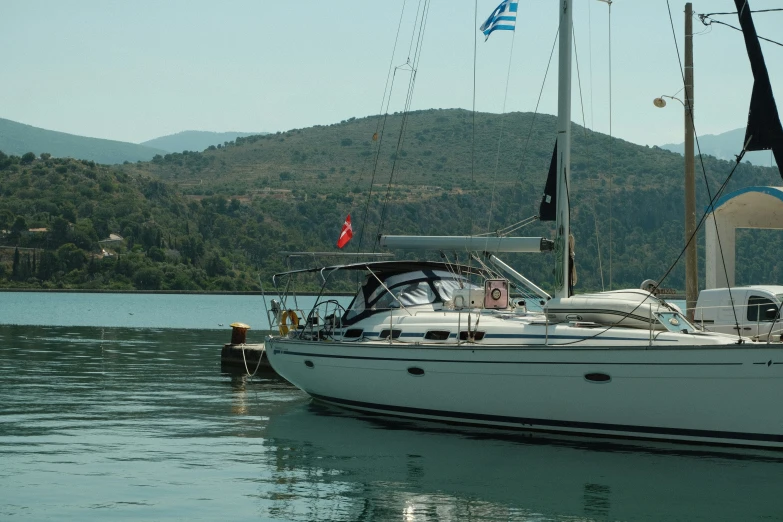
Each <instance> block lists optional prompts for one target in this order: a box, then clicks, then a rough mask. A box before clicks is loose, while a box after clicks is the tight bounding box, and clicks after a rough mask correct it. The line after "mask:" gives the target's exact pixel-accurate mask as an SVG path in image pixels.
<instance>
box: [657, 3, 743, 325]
mask: <svg viewBox="0 0 783 522" xmlns="http://www.w3.org/2000/svg"><path fill="white" fill-rule="evenodd" d="M666 7H667V8H668V10H669V24H670V25H671V28H672V38H673V39H674V48H675V50H676V51H677V61H678V63H679V64H680V77H681V78H682V85H683V89H685V99H686V100H688V102H689V103H690V104H691V107H690V109H689V110H688V111H687V113H688V115H689V116H690V118H691V125H692V127H693V137H694V139H695V141H696V150H698V151H699V165H701V172H702V178H703V179H704V186H705V187H706V189H707V196H708V197H709V198H710V202H711V203H712V202H713V201H714V200H713V198H712V191H711V190H710V183H709V181H708V180H707V169H706V168H705V167H704V156H703V155H702V153H701V145H700V144H699V134H698V133H697V132H696V121H695V120H694V118H693V105H692V101H691V99H692V97H693V93H690V96H689V95H688V91H687V89H686V85H685V69H684V68H683V66H682V57H681V56H680V46H679V45H678V44H677V33H676V31H675V29H674V18H673V17H672V8H671V5H669V0H666ZM745 147H747V144H744V145H743V152H741V153H740V156H739V157H738V160H737V165H739V162H740V161H741V159H742V156H744V154H745V153H744V150H745ZM736 168H737V167H736V166H735V167H734V169H732V171H731V174H730V175H729V178H727V179H726V181H725V182H724V184H723V186H722V187H721V190H722V189H723V187H725V185H726V183H727V182H728V180H729V179H730V178H731V175H732V174H734V170H735V169H736ZM712 219H713V221H714V223H715V237H716V238H717V240H718V250H720V259H721V263H722V264H723V274H724V276H725V277H726V286H727V287H728V289H729V300H730V301H731V311H732V313H733V314H734V324H735V326H736V327H737V335H738V336H739V337H740V338H742V336H741V335H740V333H739V332H740V330H739V320H738V319H737V309H736V308H735V307H734V298H733V297H732V295H731V285H729V284H728V282H729V271H728V269H727V268H726V258H725V256H724V255H723V243H722V242H721V240H720V232H719V231H718V218H717V217H716V216H715V213H714V212H713V213H712ZM697 230H698V227H697ZM680 256H682V254H680ZM677 259H678V260H679V257H678V258H677ZM672 268H673V267H672ZM672 268H670V270H671V269H672ZM667 274H668V272H667ZM659 284H660V283H659Z"/></svg>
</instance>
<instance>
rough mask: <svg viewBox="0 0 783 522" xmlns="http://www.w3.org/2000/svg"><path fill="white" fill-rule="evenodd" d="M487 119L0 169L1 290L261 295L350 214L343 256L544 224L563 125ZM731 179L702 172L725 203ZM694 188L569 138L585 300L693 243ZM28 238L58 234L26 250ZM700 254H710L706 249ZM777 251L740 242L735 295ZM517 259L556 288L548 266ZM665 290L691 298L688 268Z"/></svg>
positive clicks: (709, 165)
mask: <svg viewBox="0 0 783 522" xmlns="http://www.w3.org/2000/svg"><path fill="white" fill-rule="evenodd" d="M475 119H476V127H475V129H476V130H475V134H474V132H473V125H472V121H473V115H472V114H470V113H469V112H467V111H462V110H430V111H420V112H416V113H412V114H410V115H409V116H408V118H407V120H406V121H405V125H406V127H407V132H406V133H405V135H404V139H402V140H401V139H400V133H399V130H400V127H401V125H402V124H403V116H402V115H400V114H396V115H390V116H389V117H388V118H387V119H386V125H385V130H384V131H381V130H378V135H377V139H374V138H373V134H374V133H375V132H376V129H377V125H378V121H379V120H378V118H363V119H351V120H349V121H345V122H342V123H339V124H335V125H329V126H320V127H313V128H308V129H295V130H292V131H289V132H285V133H277V134H270V135H266V136H250V137H244V138H237V139H236V140H235V141H234V142H231V143H229V144H228V145H225V146H224V145H221V146H220V147H217V146H216V147H214V148H211V149H208V150H206V151H204V152H188V153H171V154H166V155H161V156H159V157H156V158H155V159H154V160H153V161H151V162H144V163H135V164H127V165H120V166H117V167H105V166H100V165H94V164H90V162H77V161H73V160H55V159H51V158H49V159H44V158H41V159H37V158H33V157H30V156H25V157H24V158H19V157H16V156H15V157H0V187H2V189H0V190H2V195H3V197H2V199H0V229H4V230H9V231H10V232H9V233H8V234H6V235H5V236H3V237H2V238H0V243H1V244H2V245H5V246H6V247H7V248H6V250H5V257H3V258H2V260H0V267H4V268H3V273H4V275H3V274H0V285H5V286H41V285H44V286H46V285H49V286H51V285H54V286H55V287H56V286H60V285H62V286H65V287H68V286H71V287H93V288H104V287H114V288H155V289H181V288H191V289H238V290H243V289H253V288H257V281H258V279H257V276H260V277H261V280H262V281H265V282H268V281H269V275H271V273H274V272H275V271H280V270H282V269H283V267H284V262H283V259H282V258H281V257H280V256H279V255H278V252H280V251H301V250H307V251H337V249H336V247H335V242H336V240H337V236H338V234H339V231H340V227H341V225H342V222H343V220H344V218H345V215H346V214H349V213H350V214H351V215H352V218H353V222H354V230H355V235H354V239H353V241H352V242H351V243H350V244H349V246H348V247H347V250H348V251H357V250H359V251H371V250H373V249H374V239H375V237H376V235H377V234H378V233H391V234H433V235H435V234H438V235H440V234H442V235H450V234H460V235H461V234H471V233H484V232H492V231H495V230H498V229H501V228H504V227H510V226H513V225H514V224H516V223H518V222H520V221H521V220H524V219H526V218H529V217H531V216H535V215H536V214H537V211H538V203H539V200H540V197H541V193H542V191H543V186H544V182H545V177H546V172H547V169H548V165H549V161H550V158H551V154H552V146H553V144H554V136H555V119H554V118H553V117H551V116H546V115H539V116H538V117H537V118H535V124H534V118H533V116H532V115H531V114H520V113H514V114H508V115H506V116H499V115H493V114H477V115H476V118H475ZM381 121H382V120H381ZM474 136H475V142H474V141H473V140H474ZM528 137H529V139H528ZM474 143H475V144H474ZM398 144H401V146H400V147H399V148H398ZM473 149H475V156H474V155H472V153H471V151H472V150H473ZM472 158H475V161H472ZM732 166H733V165H732V164H731V163H729V162H726V161H721V160H717V159H715V158H713V157H705V158H704V167H705V172H706V177H707V179H708V181H709V185H710V191H711V192H712V193H713V194H714V193H715V191H716V190H717V188H718V186H719V185H720V183H722V182H723V180H724V179H725V177H726V176H727V174H728V173H729V172H730V170H731V168H732ZM697 168H698V167H697ZM682 172H683V160H682V156H680V155H678V154H675V153H672V152H669V151H665V150H663V149H659V148H657V147H653V148H648V147H642V146H638V145H634V144H632V143H628V142H625V141H623V140H619V139H614V140H613V141H611V142H610V141H609V138H608V137H607V136H604V135H601V134H598V133H591V132H589V131H585V130H584V129H582V128H581V127H578V126H575V127H574V147H573V156H572V185H573V186H572V187H571V190H570V193H571V201H572V207H573V228H572V230H573V233H574V235H575V238H576V261H577V268H578V276H579V283H578V285H577V290H578V291H587V290H600V289H602V288H609V286H610V281H611V286H612V287H613V288H618V287H637V286H638V285H639V284H640V283H641V281H643V280H644V279H647V278H653V279H660V278H661V277H662V276H663V275H664V274H665V273H666V271H667V269H668V267H669V266H670V264H671V263H672V262H673V261H674V260H675V259H676V258H677V255H678V254H679V253H680V251H681V249H682V246H683V243H684V241H683V207H684V201H683V200H684V198H683V190H682V184H683V181H682V178H683V174H682ZM697 175H698V178H699V181H698V183H697V196H698V200H699V202H698V208H699V209H701V208H704V206H705V205H706V203H707V201H708V195H707V189H706V188H705V187H704V184H703V182H702V181H701V177H702V174H701V171H700V168H699V172H698V174H697ZM779 180H780V177H779V174H778V172H777V170H776V169H771V168H762V167H754V166H751V165H748V164H742V165H740V166H739V167H738V169H737V171H736V173H735V175H734V177H733V178H732V181H731V182H730V183H729V185H728V187H727V190H728V191H731V190H734V189H736V188H739V187H744V186H748V185H774V184H779ZM20 220H21V221H20ZM63 221H64V222H65V224H66V225H67V226H64V225H63ZM68 223H71V224H72V226H71V225H68ZM57 227H59V228H57ZM30 228H47V229H48V231H47V232H40V233H38V234H39V235H35V234H32V233H27V234H25V233H24V231H25V230H28V229H30ZM553 228H554V225H553V223H541V222H536V221H534V222H533V223H532V224H530V225H528V226H525V227H523V228H520V229H519V230H517V231H516V232H515V234H516V235H525V236H544V237H550V238H551V237H552V236H553V235H554V230H553ZM55 229H56V230H58V231H59V232H57V233H55ZM109 233H115V234H120V235H121V236H123V238H124V241H123V242H122V243H121V244H120V245H117V246H116V252H117V253H118V254H119V259H120V260H121V261H120V262H119V268H117V266H118V265H117V261H116V258H112V257H101V258H100V259H99V258H97V257H92V254H97V253H99V252H100V247H101V245H103V244H100V243H98V241H97V240H98V239H103V238H105V237H107V236H108V234H109ZM69 243H70V244H73V245H75V248H77V249H78V250H79V251H81V252H82V253H83V254H84V256H85V259H88V260H89V259H95V261H90V262H89V263H92V268H90V265H89V263H83V265H82V266H81V267H80V268H73V267H72V266H71V265H69V264H68V263H69V261H68V260H69V259H70V258H69V257H68V256H70V255H71V253H72V251H73V248H72V247H67V248H66V247H65V246H66V245H67V244H69ZM698 244H699V247H700V248H702V247H703V244H704V240H703V237H700V238H699V240H698ZM16 246H19V247H31V248H36V249H38V250H39V254H38V255H39V256H40V255H42V252H44V251H45V252H49V253H50V254H52V255H55V256H56V259H57V263H59V264H57V267H58V269H57V270H56V271H54V272H45V273H41V274H38V273H37V271H36V270H32V266H30V269H31V270H30V271H26V272H25V271H24V270H27V269H26V268H24V267H25V266H27V265H25V261H24V257H22V260H17V263H16V270H14V260H13V259H12V257H10V256H12V255H13V252H14V248H15V247H16ZM62 248H65V250H64V251H62V252H61V251H60V249H62ZM781 248H783V236H781V234H780V233H779V231H753V232H748V233H742V234H740V237H739V244H738V248H737V252H738V256H739V257H738V260H737V265H738V273H737V277H738V281H739V282H740V283H751V282H756V283H780V282H783V263H782V262H780V261H779V258H780V256H779V252H780V251H781ZM24 252H26V251H24ZM397 254H398V256H405V257H407V256H410V255H413V254H406V253H404V252H398V253H397ZM20 255H22V256H24V255H26V254H24V253H22V254H20ZM47 255H48V254H47ZM437 256H438V254H437V253H433V254H431V257H434V258H437ZM700 259H701V260H702V261H701V264H702V266H703V256H702V257H700ZM461 260H462V261H466V259H465V257H464V254H463V255H462V258H461ZM508 261H509V262H511V263H512V264H513V265H514V266H516V267H518V268H519V269H520V270H521V271H522V272H523V273H524V274H525V275H526V276H528V277H529V278H531V279H532V280H534V281H536V282H538V283H539V284H541V285H542V286H544V287H545V288H548V287H550V285H551V282H552V266H553V265H552V259H551V255H549V254H541V255H518V256H513V257H511V258H509V259H508ZM113 263H114V264H113ZM126 263H127V264H126ZM31 264H32V260H31ZM20 266H22V268H23V269H24V270H23V271H22V272H20V268H19V267H20ZM39 266H40V265H39ZM96 267H98V268H96ZM37 269H38V268H37ZM140 270H151V271H152V272H149V271H147V272H141V273H140V274H139V271H140ZM96 274H98V275H99V276H100V277H98V275H96ZM150 274H153V275H150ZM154 274H157V275H154ZM602 275H603V278H602ZM701 275H702V278H703V275H704V274H703V270H702V271H701ZM39 276H45V277H39ZM149 281H152V283H150V282H149ZM665 286H667V287H674V288H682V287H683V269H682V266H681V265H680V266H678V267H677V268H676V269H675V270H674V271H673V272H672V274H671V275H670V276H669V278H668V279H667V280H666V282H665Z"/></svg>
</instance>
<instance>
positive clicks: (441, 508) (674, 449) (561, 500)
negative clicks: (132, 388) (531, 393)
mask: <svg viewBox="0 0 783 522" xmlns="http://www.w3.org/2000/svg"><path fill="white" fill-rule="evenodd" d="M265 435H266V438H267V444H268V445H269V446H270V450H271V451H270V455H272V458H274V459H276V462H274V463H273V464H274V465H275V466H276V469H277V476H276V477H275V478H274V481H273V482H274V483H275V484H274V485H272V486H271V488H272V499H277V500H278V501H279V502H273V505H274V507H273V509H271V510H270V512H269V515H272V516H274V517H279V518H282V519H288V520H300V519H310V520H315V519H321V520H324V519H331V520H455V521H456V520H460V521H462V520H531V521H532V520H536V521H541V520H669V521H671V520H687V521H694V520H711V521H715V520H757V519H763V520H783V498H782V497H781V495H780V494H779V493H780V486H781V483H783V480H782V479H781V475H780V470H781V469H783V467H782V466H783V454H780V453H777V452H774V451H766V450H740V449H724V448H715V447H694V446H680V445H668V444H666V443H655V442H644V443H641V442H625V441H617V440H611V441H610V440H598V441H597V440H595V439H593V440H585V439H578V438H564V437H563V436H561V435H558V436H557V438H550V437H549V436H546V435H541V434H535V435H527V436H525V435H519V434H518V433H507V432H501V431H494V432H490V433H487V431H486V430H481V431H478V430H477V431H472V429H471V428H464V427H451V426H444V425H442V424H428V423H424V422H417V421H407V420H401V419H390V418H386V417H375V416H370V415H364V414H354V413H349V412H346V411H344V410H340V409H335V408H332V407H329V406H326V405H322V404H318V403H303V404H300V405H291V408H290V409H289V410H287V412H285V413H282V414H279V415H274V416H271V417H270V418H269V422H268V426H267V429H266V434H265Z"/></svg>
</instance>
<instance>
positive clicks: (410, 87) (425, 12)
mask: <svg viewBox="0 0 783 522" xmlns="http://www.w3.org/2000/svg"><path fill="white" fill-rule="evenodd" d="M429 5H430V3H429V0H424V7H423V9H422V10H421V22H419V36H418V38H417V40H416V49H415V51H414V58H413V64H412V67H411V77H410V80H409V82H408V94H407V98H406V100H405V106H404V110H403V115H402V124H401V125H400V134H399V136H398V138H397V148H396V151H395V154H394V160H393V161H392V166H391V171H390V173H389V183H388V185H387V186H386V197H385V199H384V201H383V206H382V208H381V215H380V221H379V223H378V233H377V234H376V236H375V237H376V240H375V244H374V246H373V253H374V252H375V249H376V248H377V247H378V246H379V240H378V238H379V237H380V233H381V229H382V228H383V225H384V223H385V219H386V208H387V207H388V203H389V199H390V197H391V186H392V182H393V180H394V172H395V170H396V167H397V161H398V160H399V157H400V152H401V150H402V145H403V143H404V138H405V129H406V127H407V122H408V116H409V113H410V106H411V102H412V99H413V88H414V86H415V84H416V72H417V70H418V65H419V59H420V58H421V50H422V47H423V44H424V29H425V27H426V25H427V15H428V14H429ZM414 33H415V31H414Z"/></svg>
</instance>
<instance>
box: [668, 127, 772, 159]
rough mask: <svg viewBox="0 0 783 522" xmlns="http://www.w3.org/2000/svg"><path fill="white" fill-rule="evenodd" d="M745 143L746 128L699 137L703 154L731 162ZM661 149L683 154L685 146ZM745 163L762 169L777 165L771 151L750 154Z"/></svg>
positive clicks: (672, 145)
mask: <svg viewBox="0 0 783 522" xmlns="http://www.w3.org/2000/svg"><path fill="white" fill-rule="evenodd" d="M743 141H745V129H744V128H742V129H734V130H730V131H727V132H724V133H722V134H705V135H704V136H699V146H700V148H701V152H702V154H709V155H710V156H715V157H716V158H718V159H723V160H730V161H732V160H735V156H736V155H737V153H739V151H740V150H741V149H742V142H743ZM661 148H662V149H666V150H670V151H672V152H677V153H679V154H683V153H684V150H685V144H684V143H676V144H675V143H669V144H666V145H661ZM697 153H698V151H697ZM743 161H746V162H748V163H752V164H753V165H758V166H760V167H772V166H775V165H776V163H775V160H774V158H773V157H772V155H771V154H770V153H769V151H756V152H748V153H747V154H745V158H743Z"/></svg>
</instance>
